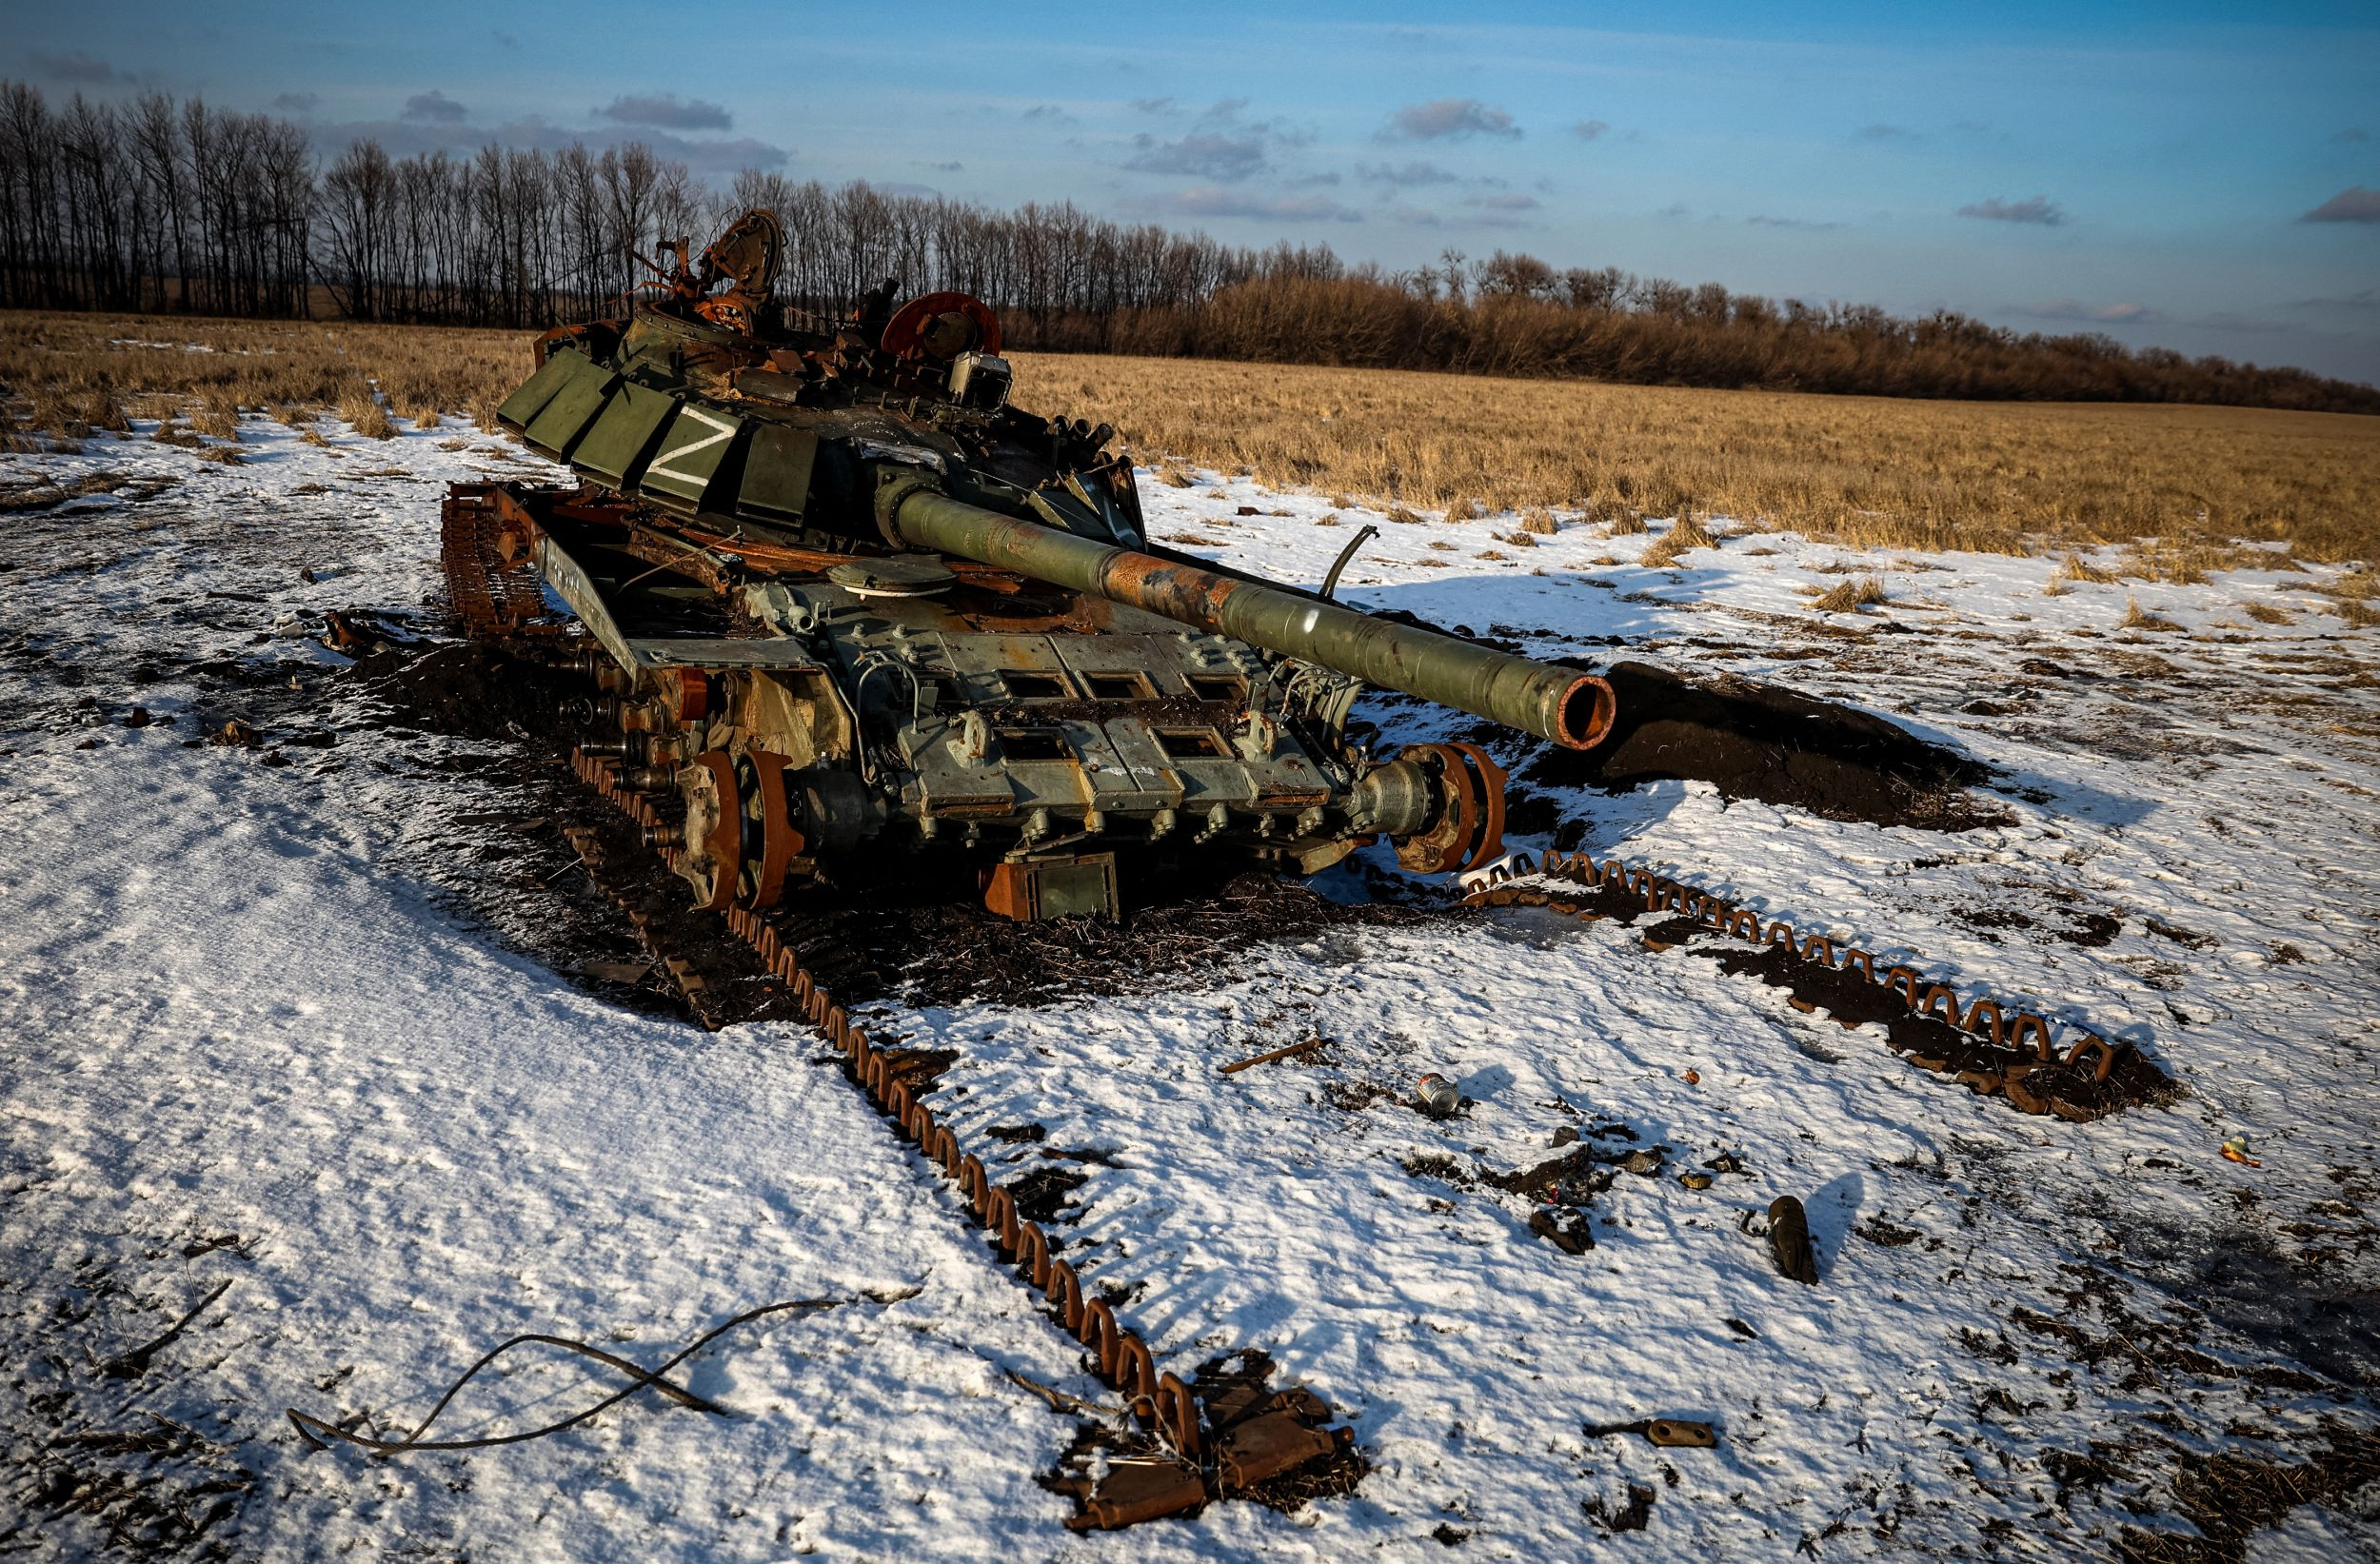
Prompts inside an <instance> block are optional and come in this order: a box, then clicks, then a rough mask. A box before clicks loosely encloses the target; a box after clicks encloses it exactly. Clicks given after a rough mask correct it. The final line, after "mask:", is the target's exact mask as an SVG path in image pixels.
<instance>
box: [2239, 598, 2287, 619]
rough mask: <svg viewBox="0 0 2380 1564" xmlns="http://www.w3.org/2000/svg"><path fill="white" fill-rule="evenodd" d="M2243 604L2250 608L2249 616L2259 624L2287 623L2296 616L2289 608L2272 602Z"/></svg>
mask: <svg viewBox="0 0 2380 1564" xmlns="http://www.w3.org/2000/svg"><path fill="white" fill-rule="evenodd" d="M2241 606H2242V607H2244V608H2246V609H2247V610H2248V617H2249V618H2250V619H2252V620H2254V621H2255V622H2256V623H2257V624H2288V623H2290V621H2291V619H2292V618H2293V617H2294V616H2293V615H2291V613H2290V611H2289V610H2288V609H2287V608H2278V607H2275V606H2273V605H2272V604H2270V603H2249V604H2241Z"/></svg>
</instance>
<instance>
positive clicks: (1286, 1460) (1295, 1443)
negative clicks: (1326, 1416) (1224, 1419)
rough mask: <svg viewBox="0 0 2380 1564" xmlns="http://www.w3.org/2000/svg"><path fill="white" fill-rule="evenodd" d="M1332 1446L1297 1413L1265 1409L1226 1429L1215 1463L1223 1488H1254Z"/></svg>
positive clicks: (1304, 1462)
mask: <svg viewBox="0 0 2380 1564" xmlns="http://www.w3.org/2000/svg"><path fill="white" fill-rule="evenodd" d="M1334 1448H1335V1445H1334V1442H1333V1440H1332V1438H1331V1436H1330V1435H1328V1434H1326V1433H1324V1432H1323V1431H1322V1430H1320V1429H1319V1428H1309V1427H1307V1426H1306V1425H1305V1424H1304V1423H1303V1422H1300V1421H1299V1418H1298V1415H1297V1414H1296V1413H1294V1412H1289V1411H1286V1410H1284V1411H1280V1412H1268V1413H1265V1414H1263V1415H1262V1416H1256V1417H1251V1418H1249V1419H1248V1420H1247V1421H1246V1422H1244V1423H1239V1424H1235V1425H1234V1426H1232V1427H1231V1428H1229V1429H1226V1430H1225V1431H1224V1432H1223V1436H1222V1440H1221V1448H1220V1451H1219V1453H1218V1455H1217V1459H1216V1464H1217V1467H1218V1469H1219V1471H1220V1474H1221V1476H1222V1479H1223V1486H1224V1487H1225V1488H1253V1487H1255V1486H1256V1485H1257V1484H1258V1483H1260V1482H1262V1481H1263V1480H1264V1479H1265V1478H1267V1477H1274V1476H1279V1475H1280V1474H1281V1473H1283V1472H1289V1471H1294V1470H1295V1469H1297V1468H1298V1467H1300V1466H1303V1465H1305V1464H1306V1463H1307V1462H1309V1461H1315V1460H1319V1459H1321V1458H1322V1457H1323V1456H1326V1455H1329V1454H1330V1453H1331V1451H1332V1450H1333V1449H1334Z"/></svg>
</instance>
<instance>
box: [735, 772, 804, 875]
mask: <svg viewBox="0 0 2380 1564" xmlns="http://www.w3.org/2000/svg"><path fill="white" fill-rule="evenodd" d="M736 789H737V792H738V794H739V795H740V799H739V810H740V813H741V815H742V818H743V821H744V838H743V839H744V841H746V842H757V843H758V844H759V850H758V851H757V852H749V853H746V854H744V860H743V862H742V864H741V866H740V867H739V868H738V870H737V873H736V901H737V903H738V904H739V905H741V906H746V907H773V906H775V905H776V904H777V900H778V898H779V897H781V896H783V894H784V889H785V871H786V870H787V869H788V868H790V867H791V866H792V863H793V861H794V860H795V859H797V858H799V857H801V856H802V850H803V848H804V847H806V846H807V845H808V844H809V843H808V842H807V841H805V840H804V838H803V835H802V832H801V830H800V829H799V828H798V827H796V825H795V824H794V821H793V801H792V800H791V799H790V798H789V797H787V795H786V790H785V758H784V757H783V755H772V754H770V753H769V752H768V751H767V750H765V749H754V750H747V751H746V752H745V753H744V756H743V758H742V759H740V760H738V761H737V762H736Z"/></svg>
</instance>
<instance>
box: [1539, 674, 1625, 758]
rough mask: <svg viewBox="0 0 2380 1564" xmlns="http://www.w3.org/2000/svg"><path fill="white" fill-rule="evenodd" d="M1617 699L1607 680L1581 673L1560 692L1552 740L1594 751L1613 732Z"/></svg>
mask: <svg viewBox="0 0 2380 1564" xmlns="http://www.w3.org/2000/svg"><path fill="white" fill-rule="evenodd" d="M1618 715H1619V699H1618V697H1617V696H1616V695H1614V694H1613V693H1612V686H1611V684H1610V683H1609V682H1608V681H1605V680H1602V679H1598V678H1597V677H1596V676H1595V675H1594V674H1591V673H1590V674H1581V675H1580V676H1579V677H1578V678H1577V679H1576V680H1574V681H1572V683H1571V684H1570V687H1569V688H1568V689H1565V690H1564V691H1562V699H1561V704H1560V705H1559V706H1558V707H1557V708H1556V711H1555V717H1554V726H1555V729H1556V732H1555V734H1554V738H1555V741H1556V742H1558V743H1560V744H1561V745H1562V746H1563V747H1565V748H1568V749H1593V748H1594V747H1595V746H1596V745H1597V744H1598V743H1600V742H1603V736H1604V735H1605V734H1606V733H1609V732H1610V731H1611V730H1612V723H1613V720H1614V719H1616V717H1617V716H1618Z"/></svg>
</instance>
